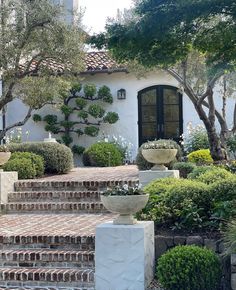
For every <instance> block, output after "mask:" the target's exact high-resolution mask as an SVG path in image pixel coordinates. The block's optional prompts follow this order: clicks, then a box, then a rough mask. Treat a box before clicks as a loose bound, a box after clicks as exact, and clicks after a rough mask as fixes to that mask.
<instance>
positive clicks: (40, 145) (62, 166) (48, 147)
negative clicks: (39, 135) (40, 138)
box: [9, 142, 73, 173]
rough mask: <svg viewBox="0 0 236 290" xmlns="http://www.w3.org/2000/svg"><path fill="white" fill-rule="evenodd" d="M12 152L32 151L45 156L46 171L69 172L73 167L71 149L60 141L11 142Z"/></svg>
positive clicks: (10, 148)
mask: <svg viewBox="0 0 236 290" xmlns="http://www.w3.org/2000/svg"><path fill="white" fill-rule="evenodd" d="M9 150H10V151H11V152H32V153H35V154H38V155H40V156H42V157H43V159H44V162H45V172H46V173H67V172H69V171H70V170H71V169H72V167H73V154H72V152H71V149H70V148H68V147H67V146H65V145H62V144H59V143H47V142H27V143H21V144H9Z"/></svg>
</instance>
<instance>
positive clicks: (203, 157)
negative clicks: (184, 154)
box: [188, 149, 213, 165]
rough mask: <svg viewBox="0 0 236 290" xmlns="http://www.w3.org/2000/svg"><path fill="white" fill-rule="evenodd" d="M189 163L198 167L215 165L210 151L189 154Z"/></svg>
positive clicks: (204, 150)
mask: <svg viewBox="0 0 236 290" xmlns="http://www.w3.org/2000/svg"><path fill="white" fill-rule="evenodd" d="M188 161H189V162H193V163H196V164H198V165H201V164H211V163H213V159H212V157H211V154H210V150H209V149H201V150H197V151H193V152H192V153H190V154H188Z"/></svg>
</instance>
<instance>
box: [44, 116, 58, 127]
mask: <svg viewBox="0 0 236 290" xmlns="http://www.w3.org/2000/svg"><path fill="white" fill-rule="evenodd" d="M43 121H44V122H47V123H48V125H55V124H56V123H57V116H56V115H46V116H45V117H44V118H43Z"/></svg>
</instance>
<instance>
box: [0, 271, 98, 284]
mask: <svg viewBox="0 0 236 290" xmlns="http://www.w3.org/2000/svg"><path fill="white" fill-rule="evenodd" d="M0 281H38V282H85V283H91V282H94V270H93V269H82V270H75V269H62V268H52V269H49V268H13V267H11V268H7V267H6V268H5V267H0Z"/></svg>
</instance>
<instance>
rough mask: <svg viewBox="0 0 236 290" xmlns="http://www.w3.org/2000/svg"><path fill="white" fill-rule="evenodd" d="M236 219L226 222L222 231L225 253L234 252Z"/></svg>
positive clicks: (235, 251) (235, 245)
mask: <svg viewBox="0 0 236 290" xmlns="http://www.w3.org/2000/svg"><path fill="white" fill-rule="evenodd" d="M235 241H236V220H235V219H233V220H231V221H230V222H229V223H228V226H227V230H226V231H225V233H224V242H225V248H226V252H227V254H235V253H236V243H235Z"/></svg>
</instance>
